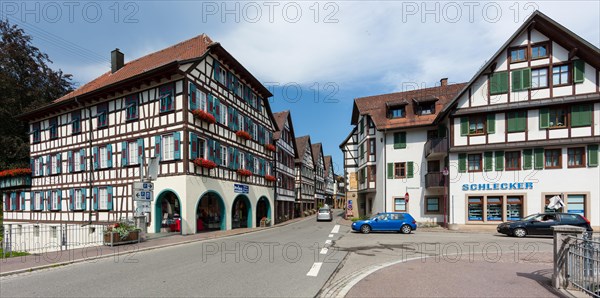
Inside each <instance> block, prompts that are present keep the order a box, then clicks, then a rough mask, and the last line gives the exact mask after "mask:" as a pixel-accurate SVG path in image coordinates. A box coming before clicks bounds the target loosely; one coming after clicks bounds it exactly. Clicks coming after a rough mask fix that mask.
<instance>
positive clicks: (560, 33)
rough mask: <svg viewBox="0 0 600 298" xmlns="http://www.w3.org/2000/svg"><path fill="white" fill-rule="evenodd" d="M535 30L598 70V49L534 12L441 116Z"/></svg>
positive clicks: (546, 17) (599, 59)
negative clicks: (517, 40)
mask: <svg viewBox="0 0 600 298" xmlns="http://www.w3.org/2000/svg"><path fill="white" fill-rule="evenodd" d="M530 29H535V30H537V31H540V32H541V33H543V34H544V35H546V36H547V37H549V38H551V39H552V40H553V41H555V42H556V43H557V44H559V45H560V46H562V47H563V48H565V49H566V50H567V51H575V52H574V55H575V56H578V57H579V58H581V59H583V60H584V61H586V62H587V63H589V64H590V65H592V66H594V67H595V68H596V69H598V68H600V49H598V48H597V47H596V46H594V45H593V44H591V43H589V42H588V41H587V40H585V39H583V38H581V37H580V36H579V35H577V34H575V33H573V32H572V31H571V30H569V29H567V28H566V27H564V26H563V25H561V24H559V23H557V22H556V21H554V20H553V19H551V18H550V17H548V16H547V15H545V14H543V13H542V12H540V11H539V10H536V11H535V12H533V14H531V16H530V17H529V18H528V19H527V20H525V22H523V24H522V25H521V27H519V29H517V31H515V33H513V35H511V36H510V37H509V38H508V40H507V41H506V42H505V43H504V44H503V45H502V46H501V47H500V49H498V51H496V53H495V54H494V55H493V56H492V58H490V59H488V62H487V63H486V64H485V65H484V66H483V67H481V68H480V69H479V71H477V73H476V74H475V75H474V76H473V78H471V80H470V81H469V82H468V83H467V84H466V85H465V86H464V88H463V89H462V90H461V91H460V92H459V93H458V94H457V95H456V96H455V98H454V99H453V100H452V101H451V102H450V103H449V104H448V105H446V107H445V108H444V110H443V111H442V113H441V114H445V113H448V112H449V111H450V110H452V107H453V106H455V104H456V102H457V101H458V99H459V98H460V97H461V96H462V95H463V94H464V93H465V92H466V91H467V90H468V89H469V87H471V85H473V83H474V82H475V81H476V80H477V79H478V78H479V77H480V76H481V75H482V74H485V73H491V72H493V69H492V68H493V67H492V66H493V65H494V64H495V63H496V60H497V59H498V57H499V56H500V55H503V54H504V53H505V52H506V50H507V48H508V47H509V46H510V44H511V43H512V42H513V40H514V39H515V38H517V37H519V36H520V35H521V34H522V33H523V32H525V30H530Z"/></svg>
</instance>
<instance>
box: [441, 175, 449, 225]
mask: <svg viewBox="0 0 600 298" xmlns="http://www.w3.org/2000/svg"><path fill="white" fill-rule="evenodd" d="M442 175H443V176H444V228H446V229H447V228H448V212H447V211H448V210H447V205H448V168H447V167H444V170H443V171H442Z"/></svg>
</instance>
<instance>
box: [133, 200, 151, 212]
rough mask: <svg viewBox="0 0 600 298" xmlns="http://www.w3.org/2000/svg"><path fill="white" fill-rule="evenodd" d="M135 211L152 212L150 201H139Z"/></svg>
mask: <svg viewBox="0 0 600 298" xmlns="http://www.w3.org/2000/svg"><path fill="white" fill-rule="evenodd" d="M135 211H136V214H137V215H142V214H144V213H150V202H137V208H136V209H135Z"/></svg>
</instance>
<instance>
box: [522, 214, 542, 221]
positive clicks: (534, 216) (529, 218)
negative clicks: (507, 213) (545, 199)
mask: <svg viewBox="0 0 600 298" xmlns="http://www.w3.org/2000/svg"><path fill="white" fill-rule="evenodd" d="M539 216H540V215H539V214H531V215H528V216H525V217H523V219H522V220H533V219H536V218H537V217H539Z"/></svg>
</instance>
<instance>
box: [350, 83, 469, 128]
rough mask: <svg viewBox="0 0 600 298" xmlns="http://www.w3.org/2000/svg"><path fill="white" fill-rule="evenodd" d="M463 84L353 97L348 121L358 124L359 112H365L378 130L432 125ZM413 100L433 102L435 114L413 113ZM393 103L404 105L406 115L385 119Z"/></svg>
mask: <svg viewBox="0 0 600 298" xmlns="http://www.w3.org/2000/svg"><path fill="white" fill-rule="evenodd" d="M464 85H465V84H464V83H460V84H450V85H442V86H437V87H431V88H425V89H419V90H411V91H405V92H396V93H389V94H381V95H374V96H367V97H361V98H357V99H355V100H354V108H353V111H352V121H351V124H353V125H357V124H358V116H359V115H369V116H370V117H371V119H372V120H373V123H374V124H375V127H376V128H377V129H378V130H384V129H395V128H409V127H417V126H425V125H432V124H434V122H435V120H436V119H437V115H438V114H439V113H440V111H441V110H442V109H443V108H444V107H445V106H446V105H447V104H448V103H449V102H450V101H451V100H452V99H453V98H454V96H455V95H456V94H457V93H458V92H459V91H460V90H461V89H462V88H463V87H464ZM432 99H433V100H432ZM417 102H432V103H434V104H435V113H434V114H431V115H417V114H416V107H417ZM394 106H404V107H405V112H406V117H403V118H394V119H391V118H388V117H387V113H388V108H389V107H394Z"/></svg>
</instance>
